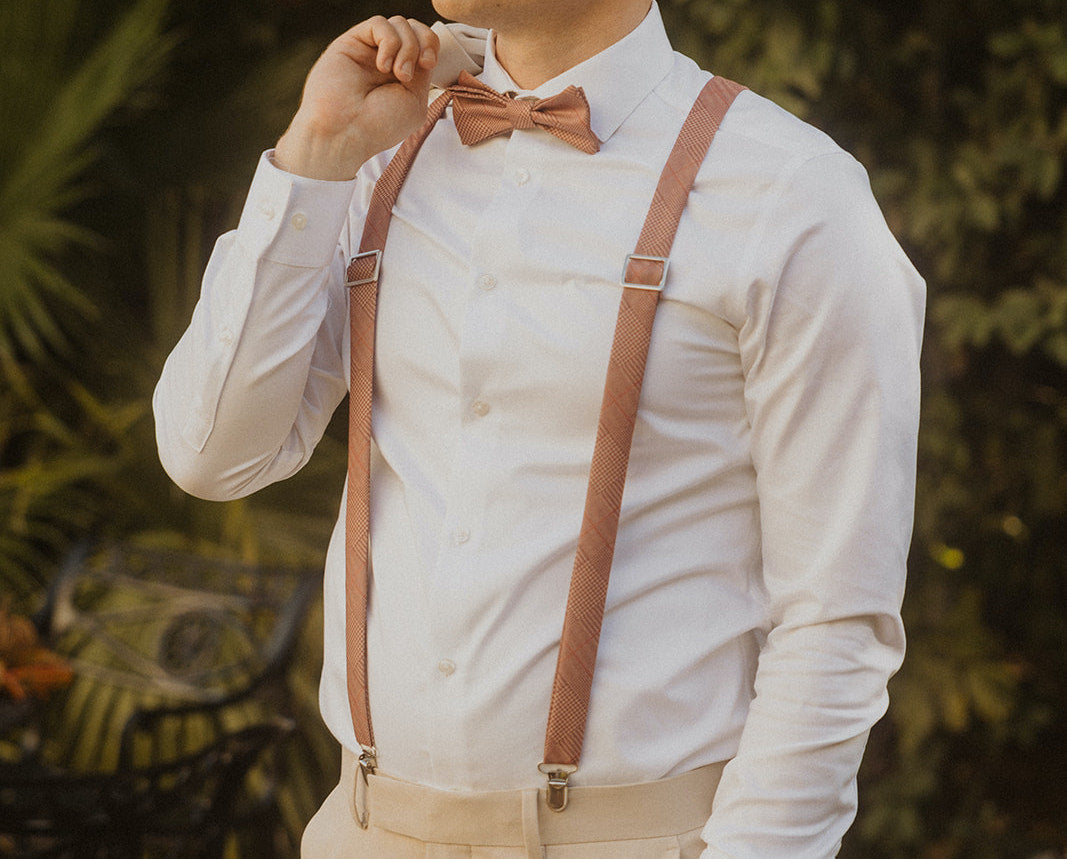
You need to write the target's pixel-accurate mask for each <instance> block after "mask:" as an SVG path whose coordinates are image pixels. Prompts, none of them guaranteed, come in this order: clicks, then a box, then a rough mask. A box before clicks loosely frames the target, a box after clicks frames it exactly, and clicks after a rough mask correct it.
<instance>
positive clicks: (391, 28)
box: [365, 15, 440, 83]
mask: <svg viewBox="0 0 1067 859" xmlns="http://www.w3.org/2000/svg"><path fill="white" fill-rule="evenodd" d="M365 27H366V28H367V31H368V33H367V34H368V35H369V37H370V40H369V43H370V46H371V47H373V48H376V49H377V53H376V55H375V60H374V64H375V67H376V68H377V69H378V71H379V72H381V73H382V74H390V73H392V74H393V75H394V76H395V77H396V78H397V80H400V81H402V82H404V83H407V82H408V81H411V80H413V79H414V77H415V75H416V73H417V71H418V70H420V69H421V70H429V69H432V68H433V67H434V66H435V65H437V52H438V49H439V47H440V43H439V41H438V39H437V34H436V33H434V32H433V31H432V30H431V29H430V28H429V27H427V26H426V25H425V24H423V23H422V22H421V21H415V20H413V19H410V18H404V17H401V16H400V15H396V16H394V17H392V18H388V19H386V18H384V17H382V16H380V15H379V16H376V17H374V18H371V19H369V20H368V21H367V22H366V23H365Z"/></svg>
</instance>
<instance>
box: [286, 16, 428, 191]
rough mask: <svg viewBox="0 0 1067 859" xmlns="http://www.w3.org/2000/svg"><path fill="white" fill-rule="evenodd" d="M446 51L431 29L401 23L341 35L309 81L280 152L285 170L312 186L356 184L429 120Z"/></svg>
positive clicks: (365, 25)
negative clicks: (371, 164)
mask: <svg viewBox="0 0 1067 859" xmlns="http://www.w3.org/2000/svg"><path fill="white" fill-rule="evenodd" d="M439 48H440V45H439V42H438V39H437V35H436V34H435V33H433V32H432V31H431V30H430V28H429V27H427V26H426V25H425V24H422V23H420V22H419V21H414V20H411V19H409V18H402V17H400V16H396V17H393V18H389V19H386V18H383V17H382V16H380V15H379V16H376V17H374V18H369V19H368V20H366V21H363V22H362V23H360V24H357V25H356V26H355V27H353V28H352V29H351V30H349V31H348V32H346V33H344V34H343V35H341V36H339V37H338V38H337V39H335V40H334V41H333V42H332V43H331V44H330V46H329V47H328V48H327V49H326V51H325V52H324V53H323V55H322V56H321V57H319V59H318V61H317V62H316V63H315V65H314V66H313V67H312V69H311V72H310V73H309V74H308V77H307V81H306V82H305V84H304V95H303V98H302V99H301V101H300V108H299V110H297V112H296V116H294V117H293V121H292V122H291V123H290V125H289V128H288V130H287V131H286V132H285V134H283V135H282V139H281V140H279V141H278V146H277V148H276V149H275V151H274V158H275V161H276V163H277V164H278V166H279V167H281V168H283V169H284V170H287V171H289V172H291V173H297V174H299V175H301V176H307V177H309V178H312V179H334V180H341V179H352V178H353V177H354V176H355V175H356V171H357V170H359V168H360V166H361V165H362V164H363V162H365V161H366V160H367V159H369V158H371V157H372V156H373V155H376V154H377V153H379V152H382V151H383V150H386V149H389V148H390V147H392V146H395V145H396V144H397V143H399V142H400V141H402V140H403V139H404V138H405V137H407V136H408V135H409V134H411V133H412V132H414V131H416V130H417V129H418V128H419V126H421V125H422V123H423V121H424V120H425V119H426V103H427V100H428V98H429V93H430V71H431V70H432V69H433V67H434V66H435V65H436V64H437V54H438V50H439Z"/></svg>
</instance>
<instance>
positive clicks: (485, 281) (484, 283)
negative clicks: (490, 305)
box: [478, 274, 497, 292]
mask: <svg viewBox="0 0 1067 859" xmlns="http://www.w3.org/2000/svg"><path fill="white" fill-rule="evenodd" d="M496 284H497V280H496V278H495V277H493V275H491V274H483V275H482V276H481V277H480V278H478V286H480V287H481V288H482V289H484V290H485V291H486V292H488V291H489V290H490V289H496Z"/></svg>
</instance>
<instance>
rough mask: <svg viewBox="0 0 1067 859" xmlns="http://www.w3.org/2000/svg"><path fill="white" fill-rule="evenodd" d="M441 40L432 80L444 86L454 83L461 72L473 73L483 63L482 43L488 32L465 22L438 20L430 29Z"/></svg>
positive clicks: (483, 43)
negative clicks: (451, 22) (456, 22)
mask: <svg viewBox="0 0 1067 859" xmlns="http://www.w3.org/2000/svg"><path fill="white" fill-rule="evenodd" d="M430 29H431V30H433V31H434V32H435V33H436V34H437V38H438V40H439V41H440V43H441V47H440V50H439V52H438V54H437V65H436V66H434V69H433V75H432V76H431V82H432V83H433V85H434V86H435V87H439V88H441V89H444V88H445V87H448V86H451V85H452V84H454V83H455V82H456V79H457V78H458V77H459V73H460V72H467V73H468V74H472V75H476V74H478V73H479V72H481V70H482V66H483V64H484V63H485V46H486V39H487V38H488V36H489V34H488V32H487V31H485V30H481V29H479V28H477V27H468V26H466V25H465V24H444V23H442V22H441V21H438V22H437V23H436V24H434V25H433V26H432V27H431V28H430Z"/></svg>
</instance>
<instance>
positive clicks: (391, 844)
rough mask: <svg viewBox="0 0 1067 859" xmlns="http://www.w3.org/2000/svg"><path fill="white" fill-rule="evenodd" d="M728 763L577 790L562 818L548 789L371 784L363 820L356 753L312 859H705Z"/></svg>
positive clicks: (315, 837) (316, 824)
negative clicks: (365, 822) (707, 831)
mask: <svg viewBox="0 0 1067 859" xmlns="http://www.w3.org/2000/svg"><path fill="white" fill-rule="evenodd" d="M722 769H723V765H722V764H713V765H711V766H706V767H701V768H700V769H698V770H694V771H692V772H689V773H686V774H684V775H681V776H675V777H673V778H668V779H663V780H662V781H656V782H649V783H647V784H638V785H622V786H614V787H577V788H572V789H571V790H570V796H569V801H568V805H567V808H566V809H565V810H564V811H562V812H555V811H552V810H551V809H549V808H548V806H547V805H546V803H545V792H544V790H528V791H492V792H483V793H461V792H456V791H443V790H435V789H433V788H426V787H422V786H421V785H414V784H409V783H407V782H402V781H398V780H396V779H392V778H389V777H387V776H381V775H375V776H371V777H370V783H369V785H368V786H367V789H366V793H365V794H364V790H363V786H362V785H359V786H358V790H359V794H360V796H359V800H358V801H359V802H360V806H361V810H362V809H363V808H364V807H365V809H366V812H367V813H368V814H369V820H370V825H369V826H368V828H367V829H362V828H360V826H359V823H358V817H357V811H356V802H357V797H356V793H357V780H358V779H359V778H360V776H359V772H358V765H357V763H356V756H355V755H353V754H351V753H350V752H347V751H346V752H345V753H344V755H343V757H342V761H341V781H340V783H339V784H338V785H337V787H336V788H335V789H334V790H333V792H332V793H331V794H330V795H329V796H328V797H327V798H326V801H325V802H324V803H323V804H322V807H321V808H320V809H319V811H318V812H317V813H316V814H315V816H314V817H313V818H312V819H311V822H310V823H309V824H308V826H307V829H306V830H305V831H304V838H303V841H302V843H301V845H300V855H301V857H302V859H409V857H410V859H415V857H418V859H453V857H472V859H667V858H668V857H671V859H697V857H699V856H700V854H701V852H702V851H703V850H704V846H705V845H704V842H703V841H702V840H701V838H700V831H701V829H702V828H703V827H704V824H705V823H707V820H708V817H709V816H710V815H711V802H712V799H713V798H714V796H715V789H716V787H717V786H718V783H719V778H720V776H721V775H722Z"/></svg>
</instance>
